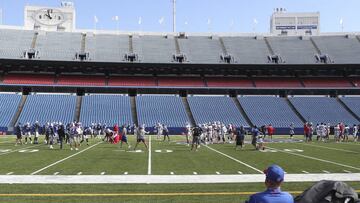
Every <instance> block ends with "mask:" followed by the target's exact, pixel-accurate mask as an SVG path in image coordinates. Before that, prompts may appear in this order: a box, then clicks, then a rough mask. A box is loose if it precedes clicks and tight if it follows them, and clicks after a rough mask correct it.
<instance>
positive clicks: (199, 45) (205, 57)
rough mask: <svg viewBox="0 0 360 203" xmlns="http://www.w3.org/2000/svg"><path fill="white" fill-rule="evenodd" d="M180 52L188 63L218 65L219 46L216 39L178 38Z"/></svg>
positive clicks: (202, 37) (200, 37)
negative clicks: (184, 55)
mask: <svg viewBox="0 0 360 203" xmlns="http://www.w3.org/2000/svg"><path fill="white" fill-rule="evenodd" d="M178 41H179V45H180V50H181V52H183V53H185V54H186V56H187V59H188V62H189V63H215V64H216V63H219V62H220V54H221V53H222V51H221V46H220V42H219V40H218V39H215V38H214V39H211V38H209V37H204V36H189V37H186V38H180V39H179V40H178Z"/></svg>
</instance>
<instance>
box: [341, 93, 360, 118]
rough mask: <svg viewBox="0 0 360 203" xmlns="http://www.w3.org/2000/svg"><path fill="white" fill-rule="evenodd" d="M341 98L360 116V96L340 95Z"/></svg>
mask: <svg viewBox="0 0 360 203" xmlns="http://www.w3.org/2000/svg"><path fill="white" fill-rule="evenodd" d="M340 99H341V101H342V102H344V103H345V105H346V106H347V107H349V109H350V110H351V111H352V112H354V113H355V114H356V115H357V116H358V117H360V97H354V96H346V97H340Z"/></svg>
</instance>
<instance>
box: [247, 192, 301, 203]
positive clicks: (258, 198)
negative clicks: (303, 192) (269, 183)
mask: <svg viewBox="0 0 360 203" xmlns="http://www.w3.org/2000/svg"><path fill="white" fill-rule="evenodd" d="M248 203H294V198H293V197H292V196H291V195H290V194H289V193H287V192H281V190H280V188H277V189H267V190H266V191H264V192H260V193H256V194H254V195H251V196H250V200H249V202H248Z"/></svg>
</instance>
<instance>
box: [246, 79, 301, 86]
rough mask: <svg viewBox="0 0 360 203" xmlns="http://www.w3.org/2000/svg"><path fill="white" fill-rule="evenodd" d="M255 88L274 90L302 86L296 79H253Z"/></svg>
mask: <svg viewBox="0 0 360 203" xmlns="http://www.w3.org/2000/svg"><path fill="white" fill-rule="evenodd" d="M253 80H254V83H255V85H256V87H262V88H276V87H282V88H286V87H293V88H302V85H301V83H300V81H299V79H297V78H287V77H283V78H254V79H253Z"/></svg>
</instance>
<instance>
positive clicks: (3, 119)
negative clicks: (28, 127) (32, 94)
mask: <svg viewBox="0 0 360 203" xmlns="http://www.w3.org/2000/svg"><path fill="white" fill-rule="evenodd" d="M20 100H21V95H18V94H0V115H1V116H0V131H2V132H4V131H6V130H7V127H8V126H9V124H10V122H11V119H12V118H13V117H14V115H15V113H16V111H17V108H18V106H19V103H20Z"/></svg>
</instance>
